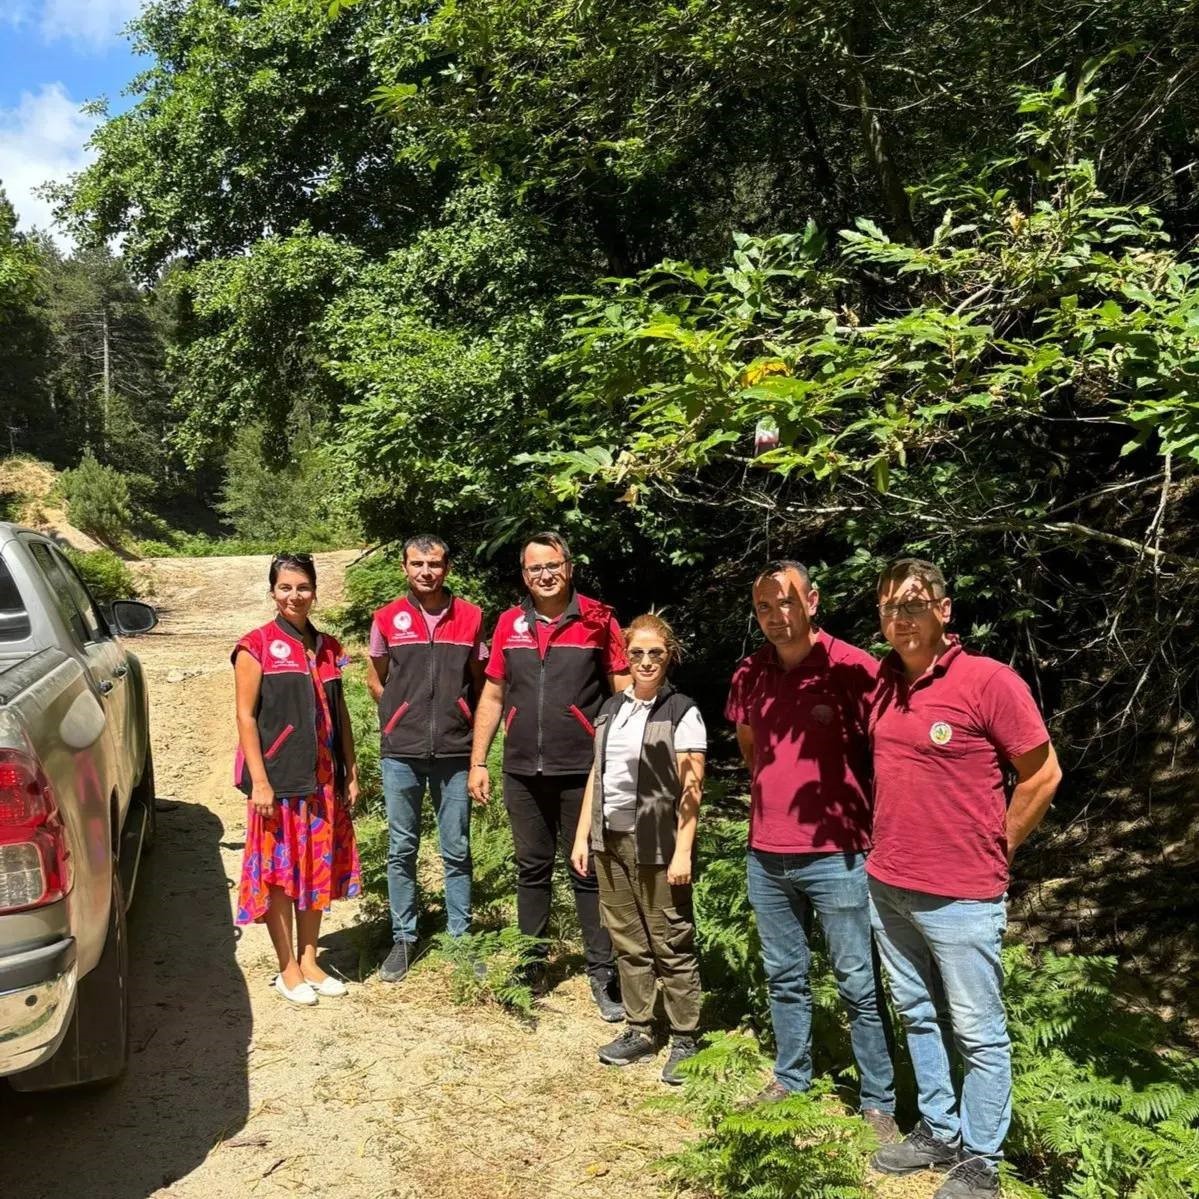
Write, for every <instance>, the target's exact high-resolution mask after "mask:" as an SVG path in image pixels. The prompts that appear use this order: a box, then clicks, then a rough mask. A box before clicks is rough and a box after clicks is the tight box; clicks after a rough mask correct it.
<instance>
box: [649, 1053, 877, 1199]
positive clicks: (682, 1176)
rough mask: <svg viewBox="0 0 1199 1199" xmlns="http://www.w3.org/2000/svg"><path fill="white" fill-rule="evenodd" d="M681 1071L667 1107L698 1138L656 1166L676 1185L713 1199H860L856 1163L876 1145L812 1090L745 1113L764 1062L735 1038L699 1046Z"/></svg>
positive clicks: (826, 1092) (860, 1171) (861, 1176)
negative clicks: (699, 1128)
mask: <svg viewBox="0 0 1199 1199" xmlns="http://www.w3.org/2000/svg"><path fill="white" fill-rule="evenodd" d="M705 1043H706V1047H705V1048H704V1049H703V1050H701V1051H700V1052H699V1053H698V1054H696V1056H695V1057H694V1058H692V1059H691V1060H690V1061H689V1062H687V1063H685V1065H684V1067H683V1072H684V1075H685V1082H684V1084H683V1094H682V1096H681V1097H680V1098H679V1099H678V1100H674V1101H671V1100H667V1101H664V1104H663V1105H665V1104H671V1105H672V1106H677V1107H679V1108H681V1109H682V1110H683V1111H685V1112H687V1113H688V1114H689V1115H691V1116H692V1117H693V1118H695V1119H696V1120H697V1122H699V1123H701V1124H702V1125H704V1126H705V1127H706V1129H707V1131H706V1133H705V1135H704V1136H703V1138H702V1139H701V1140H699V1141H697V1142H695V1143H694V1144H692V1145H689V1146H688V1147H687V1148H686V1149H683V1150H681V1151H680V1152H678V1153H674V1154H671V1155H670V1156H669V1157H666V1158H664V1159H663V1160H662V1161H661V1162H659V1163H658V1164H659V1168H660V1169H662V1170H664V1171H665V1173H666V1176H667V1178H668V1179H670V1180H671V1181H672V1182H674V1183H675V1184H676V1185H679V1186H683V1187H686V1188H688V1189H691V1190H700V1191H701V1192H702V1193H704V1194H709V1195H713V1196H717V1197H718V1199H726V1197H727V1199H742V1197H749V1199H865V1196H866V1195H868V1194H869V1190H868V1188H867V1186H866V1155H867V1152H868V1151H869V1150H870V1149H872V1148H873V1147H874V1146H875V1145H876V1144H877V1142H876V1141H875V1139H874V1134H873V1133H872V1132H871V1130H870V1128H869V1126H868V1125H867V1124H866V1123H865V1122H864V1121H863V1120H861V1119H860V1118H859V1117H857V1116H854V1115H847V1114H846V1113H845V1112H844V1111H843V1110H842V1109H840V1107H839V1105H838V1104H837V1102H836V1101H835V1100H834V1099H833V1098H832V1097H831V1094H830V1087H829V1085H828V1083H827V1082H826V1081H823V1080H820V1081H817V1083H816V1084H815V1085H814V1086H813V1087H812V1089H811V1090H810V1091H808V1092H806V1093H804V1094H796V1095H792V1096H789V1097H788V1098H787V1099H784V1100H782V1101H780V1102H777V1103H760V1104H749V1103H748V1100H749V1099H750V1098H751V1097H752V1096H753V1095H754V1093H755V1092H756V1091H757V1090H758V1089H759V1088H760V1087H761V1085H762V1080H763V1078H764V1077H765V1076H766V1073H767V1071H768V1069H769V1062H768V1061H767V1059H766V1058H764V1057H763V1056H762V1055H761V1054H760V1053H759V1052H758V1048H757V1045H756V1043H755V1042H754V1041H753V1040H752V1039H751V1038H749V1037H746V1036H744V1035H742V1034H737V1033H732V1034H719V1035H717V1036H715V1037H708V1038H705Z"/></svg>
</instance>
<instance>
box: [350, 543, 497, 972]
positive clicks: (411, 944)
mask: <svg viewBox="0 0 1199 1199" xmlns="http://www.w3.org/2000/svg"><path fill="white" fill-rule="evenodd" d="M403 562H404V574H405V575H406V576H407V578H408V594H407V595H402V596H400V597H399V598H398V599H395V600H393V601H392V602H391V603H390V604H387V605H386V606H384V607H382V608H380V609H379V611H378V612H376V613H375V615H374V619H373V620H372V621H371V635H370V669H369V670H368V671H367V675H366V681H367V686H368V687H369V688H370V693H371V695H372V696H374V698H375V702H376V703H377V704H378V705H379V729H380V738H381V743H380V749H379V753H380V759H381V760H380V766H381V769H382V775H383V798H384V801H385V803H386V807H387V895H388V900H389V903H390V906H391V930H392V940H393V945H392V948H391V951H390V953H389V954H388V955H387V959H386V961H384V963H383V965H382V966H381V967H380V968H379V977H380V978H381V979H382V980H383V981H384V982H389V983H394V982H399V981H400V980H401V979H402V978H403V977H404V976H405V975H406V974H407V973H408V967H409V966H410V965H411V964H412V960H413V954H414V950H415V947H416V920H417V909H418V893H417V886H416V857H417V851H418V850H419V849H420V825H421V819H420V814H421V803H422V802H423V799H424V794H425V789H426V788H428V791H429V796H430V798H431V799H432V801H433V810H434V811H435V812H436V813H437V834H438V840H439V841H440V844H441V860H442V864H443V866H444V868H445V909H446V925H447V931H448V932H449V934H450V936H452V937H459V936H462V935H463V934H464V933H466V932H469V930H470V886H471V858H470V799H469V797H468V796H467V791H466V782H467V779H466V775H467V767H468V764H469V757H468V755H469V753H470V743H471V724H472V721H473V713H474V704H475V699H476V697H477V695H478V693H479V691H480V690H481V688H482V686H483V658H484V657H485V656H486V650H485V648H484V646H483V644H482V632H483V613H482V611H481V610H480V609H479V608H478V607H477V606H476V605H474V604H472V603H468V602H467V601H466V600H464V599H459V598H458V597H457V596H455V595H451V594H450V592H449V590H448V589H447V587H446V585H445V581H446V576H447V575H448V574H449V571H450V551H449V547H448V546H447V545H446V543H445V542H444V541H443V540H442V539H441V538H440V537H435V536H433V535H432V534H429V533H424V534H419V535H418V536H415V537H410V538H409V539H408V540H407V541H406V542H405V543H404V548H403Z"/></svg>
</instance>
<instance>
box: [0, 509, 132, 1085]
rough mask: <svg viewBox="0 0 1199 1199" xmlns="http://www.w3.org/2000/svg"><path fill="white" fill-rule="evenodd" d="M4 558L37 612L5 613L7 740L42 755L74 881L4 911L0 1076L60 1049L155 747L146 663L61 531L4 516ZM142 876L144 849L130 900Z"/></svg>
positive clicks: (0, 731)
mask: <svg viewBox="0 0 1199 1199" xmlns="http://www.w3.org/2000/svg"><path fill="white" fill-rule="evenodd" d="M5 570H7V573H8V575H9V576H11V581H12V582H15V584H16V591H17V594H18V595H19V597H20V600H21V603H22V604H23V606H24V609H25V614H26V615H27V618H28V621H27V629H26V627H25V622H24V621H23V620H14V619H10V620H9V622H8V625H7V627H5V626H4V625H3V624H2V623H0V751H2V750H17V751H21V752H24V753H26V754H31V755H32V756H33V757H34V758H36V759H37V761H38V762H40V763H41V766H42V769H43V771H44V774H45V776H46V778H47V779H48V781H49V784H50V787H51V789H52V791H53V794H54V797H55V800H56V803H57V806H58V812H59V818H60V819H61V821H62V825H63V829H64V839H65V841H66V844H67V846H68V849H69V853H70V859H71V862H72V865H73V880H72V885H71V888H70V890H69V892H68V893H67V894H66V895H65V896H64V897H63V898H62V899H60V900H58V901H56V902H52V903H48V904H46V905H45V906H43V907H35V908H28V909H26V910H21V911H15V912H8V913H3V912H0V1077H3V1076H6V1075H11V1074H14V1073H16V1072H18V1071H22V1070H26V1069H29V1068H31V1067H34V1066H38V1065H40V1064H42V1063H43V1062H45V1061H46V1060H47V1059H49V1058H50V1057H51V1056H52V1055H53V1054H54V1052H55V1050H56V1049H57V1048H58V1046H59V1043H60V1042H61V1041H62V1039H63V1036H64V1033H65V1030H66V1028H67V1025H68V1023H69V1021H70V1019H71V1016H72V1013H73V1009H74V1002H75V993H76V987H77V984H78V982H79V981H80V980H81V979H83V978H84V977H85V976H86V975H87V974H88V973H89V972H90V971H91V970H92V969H93V968H94V967H95V966H96V964H97V962H98V961H99V959H100V956H101V953H102V952H103V950H104V945H105V938H106V932H107V929H108V927H109V912H110V907H111V904H112V896H113V893H114V892H113V870H114V863H115V862H116V860H117V857H118V849H119V847H120V845H121V838H122V832H123V831H125V830H126V818H127V816H128V815H129V812H130V798H131V795H132V793H133V790H134V787H135V785H136V784H137V783H138V780H139V777H140V775H141V773H142V771H143V769H144V766H145V763H146V762H147V761H148V748H149V719H148V704H147V695H146V686H145V679H144V676H143V673H142V668H141V665H140V663H139V662H138V660H137V658H136V657H135V656H134V655H133V654H131V653H129V652H128V651H127V650H126V649H125V647H124V646H123V645H122V644H121V642H120V641H119V640H118V639H117V638H116V637H115V636H114V634H113V633H112V631H111V624H110V622H109V621H108V620H107V619H106V618H105V616H104V614H103V613H102V612H101V611H100V610H99V608H98V607H97V605H95V604H94V603H93V601H92V600H91V598H90V596H89V595H88V594H87V591H86V589H85V588H84V587H83V585H82V583H81V582H80V580H79V577H78V575H76V574H75V573H74V571H73V570H72V569H71V567H70V564H69V563H68V562H67V561H66V559H65V557H64V556H63V555H62V554H61V553H60V552H59V550H58V549H57V547H56V546H55V545H54V543H53V542H52V541H51V540H49V539H48V538H46V537H42V536H39V535H38V534H36V533H33V532H30V531H29V530H27V529H22V528H19V527H17V526H14V525H10V524H5V523H2V522H0V575H3V573H4V571H5ZM67 572H69V573H67ZM9 590H10V594H11V587H10V589H9ZM4 617H5V614H4V613H3V612H0V622H3V620H4ZM10 617H11V613H10ZM25 632H27V635H25V636H17V635H15V634H19V633H25ZM136 848H137V851H138V852H140V837H139V839H138V841H137V843H136ZM124 873H125V870H124V869H123V870H122V874H124ZM135 875H136V860H135V861H134V862H133V864H132V876H131V877H129V878H128V881H127V889H126V893H125V898H126V902H128V900H129V899H130V898H131V897H132V883H133V878H134V877H135Z"/></svg>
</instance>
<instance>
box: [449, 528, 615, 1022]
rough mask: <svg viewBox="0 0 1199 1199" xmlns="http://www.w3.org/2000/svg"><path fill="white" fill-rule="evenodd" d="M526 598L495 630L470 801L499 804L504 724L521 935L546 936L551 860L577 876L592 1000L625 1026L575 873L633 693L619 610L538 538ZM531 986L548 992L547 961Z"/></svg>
mask: <svg viewBox="0 0 1199 1199" xmlns="http://www.w3.org/2000/svg"><path fill="white" fill-rule="evenodd" d="M520 561H521V573H522V575H523V578H524V583H525V587H526V588H527V590H528V595H527V596H526V597H525V600H524V602H523V603H521V604H518V605H517V606H515V607H513V608H509V609H508V610H507V611H506V612H504V613H503V614H502V615H501V616H500V618H499V620H498V621H497V622H496V626H495V634H494V636H493V637H492V641H491V656H490V658H489V659H488V662H487V670H486V681H485V683H484V685H483V694H482V696H481V697H480V699H479V705H478V710H477V711H476V713H475V733H474V746H473V749H472V751H471V767H470V780H469V786H470V793H471V795H472V797H473V798H474V800H475V801H476V802H477V803H486V802H487V801H488V800H489V799H490V797H491V780H490V776H489V775H488V772H487V752H488V750H489V749H490V748H491V742H492V740H493V739H494V738H495V734H496V730H497V729H498V728H499V724H500V719H501V717H502V718H503V722H504V805H505V807H506V808H507V810H508V818H509V820H510V821H511V823H512V839H513V842H514V844H515V848H516V871H517V885H516V912H517V921H518V923H519V925H520V931H521V932H522V933H526V934H527V935H529V936H532V937H544V936H545V934H546V929H547V927H548V925H549V917H550V896H551V884H552V879H553V870H554V855H555V852H556V851H560V852H561V854H562V857H563V859H564V860H565V862H566V864H567V868H568V869H569V870H570V879H571V886H572V888H573V890H574V896H575V907H576V909H577V911H578V914H579V924H580V926H581V927H582V932H583V944H584V950H585V954H586V960H587V974H588V978H589V981H590V984H591V993H592V996H593V997H594V999H595V1002H596V1004H597V1006H598V1007H599V1010H600V1014H601V1015H602V1016H603V1018H604V1019H605V1020H607V1021H609V1022H611V1023H615V1022H617V1021H620V1020H623V1019H624V1008H623V1006H622V1005H621V1003H620V987H619V983H618V982H617V978H616V965H615V957H614V955H613V952H612V942H611V940H610V939H609V937H608V933H607V930H605V929H604V927H603V926H602V924H601V923H600V913H599V890H598V885H597V883H596V878H595V867H594V865H592V866H590V868H589V871H588V873H587V874H585V875H583V874H579V873H578V872H577V871H576V870H575V869H574V867H573V866H571V864H570V853H571V846H572V845H573V842H574V832H575V826H576V825H577V824H578V820H579V808H580V807H581V805H582V802H583V791H584V789H585V787H586V785H587V775H588V772H589V771H590V769H591V763H592V758H593V757H594V746H593V742H592V738H593V736H594V732H595V729H594V725H593V723H592V722H593V721H594V720H595V717H596V715H597V714H598V712H599V709H600V706H601V705H602V704H603V702H604V700H605V699H606V698H607V697H608V696H609V695H611V694H612V693H613V692H615V691H621V690H623V689H624V688H625V687H627V686H628V685H629V682H630V676H629V664H628V660H627V658H626V657H625V651H624V639H623V637H622V636H621V632H620V626H619V625H618V624H617V622H616V618H615V617H614V616H613V614H612V609H611V608H609V607H607V605H605V604H602V603H600V602H599V601H598V600H593V599H589V598H588V597H587V596H585V595H580V594H579V593H578V592H577V591H575V590H574V587H573V585H572V576H573V571H572V567H571V561H570V550H569V548H568V546H567V544H566V540H565V539H564V538H563V537H562V536H561V534H559V533H554V532H544V533H536V534H534V535H533V536H532V537H530V538H529V540H528V541H527V542H526V543H525V545H524V547H523V548H522V550H521V559H520ZM531 974H532V981H533V982H534V983H537V984H540V982H541V981H542V979H543V977H544V961H540V962H538V963H537V964H536V966H535V967H534V969H533V971H532V972H531Z"/></svg>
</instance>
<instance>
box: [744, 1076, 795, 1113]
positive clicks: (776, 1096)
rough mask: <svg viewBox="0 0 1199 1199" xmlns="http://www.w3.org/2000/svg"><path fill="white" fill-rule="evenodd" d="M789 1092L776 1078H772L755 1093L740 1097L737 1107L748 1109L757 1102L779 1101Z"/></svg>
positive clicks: (756, 1104) (755, 1105)
mask: <svg viewBox="0 0 1199 1199" xmlns="http://www.w3.org/2000/svg"><path fill="white" fill-rule="evenodd" d="M790 1094H791V1092H790V1091H788V1090H787V1088H786V1087H785V1086H783V1084H782V1083H781V1082H779V1080H778V1079H777V1078H772V1079H771V1080H770V1081H769V1082H768V1083H767V1084H766V1085H765V1086H764V1087H763V1088H762V1089H761V1090H760V1091H759V1092H758V1093H757V1094H756V1095H750V1096H749V1097H748V1098H746V1099H742V1100H741V1101H740V1102H739V1103H738V1104H737V1108H738V1109H739V1110H740V1111H748V1110H749V1109H750V1108H751V1107H757V1106H758V1104H759V1103H780V1102H781V1101H782V1100H784V1099H786V1098H787V1097H788V1096H789V1095H790Z"/></svg>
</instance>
